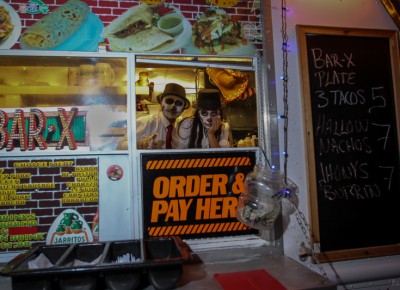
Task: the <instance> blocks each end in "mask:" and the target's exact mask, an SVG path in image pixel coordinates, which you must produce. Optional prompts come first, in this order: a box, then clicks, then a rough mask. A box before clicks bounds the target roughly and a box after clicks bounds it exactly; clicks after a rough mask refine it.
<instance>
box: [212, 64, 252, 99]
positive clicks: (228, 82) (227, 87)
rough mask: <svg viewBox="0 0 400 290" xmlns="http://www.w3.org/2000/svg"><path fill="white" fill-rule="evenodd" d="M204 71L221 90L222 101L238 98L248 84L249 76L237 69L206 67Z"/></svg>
mask: <svg viewBox="0 0 400 290" xmlns="http://www.w3.org/2000/svg"><path fill="white" fill-rule="evenodd" d="M206 72H207V74H208V76H209V78H210V81H211V82H212V83H213V84H215V85H216V86H217V87H218V88H219V89H220V90H221V94H222V100H223V102H224V103H230V102H232V101H234V100H236V99H237V98H239V97H240V96H241V95H242V94H243V93H244V92H245V90H246V89H247V87H248V85H249V76H248V75H247V74H246V73H244V72H241V71H238V70H232V69H222V68H210V67H208V68H206Z"/></svg>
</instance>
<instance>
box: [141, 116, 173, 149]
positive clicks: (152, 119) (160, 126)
mask: <svg viewBox="0 0 400 290" xmlns="http://www.w3.org/2000/svg"><path fill="white" fill-rule="evenodd" d="M170 124H171V123H170V122H169V121H168V120H167V118H165V116H164V114H163V113H162V112H161V111H160V112H158V113H157V114H152V115H148V116H143V117H140V118H138V119H136V142H137V143H138V142H139V141H140V140H142V139H143V138H146V137H149V136H151V135H153V134H154V133H157V137H156V138H155V143H156V146H155V147H156V148H154V149H165V138H166V137H167V127H168V126H169V125H170ZM172 125H173V126H174V128H175V124H172ZM174 131H175V130H174ZM173 148H175V147H173Z"/></svg>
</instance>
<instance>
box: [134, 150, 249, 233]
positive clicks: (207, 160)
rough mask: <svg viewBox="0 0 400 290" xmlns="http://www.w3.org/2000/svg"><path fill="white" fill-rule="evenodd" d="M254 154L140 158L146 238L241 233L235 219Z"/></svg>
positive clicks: (241, 226) (151, 156)
mask: <svg viewBox="0 0 400 290" xmlns="http://www.w3.org/2000/svg"><path fill="white" fill-rule="evenodd" d="M254 165H255V152H245V151H239V152H212V153H193V152H191V153H174V154H170V153H161V154H154V153H152V154H143V155H142V156H141V166H142V189H143V190H142V194H143V221H144V222H143V225H144V229H143V232H144V237H160V236H173V235H177V236H180V237H182V238H202V237H203V238H204V237H221V236H231V235H245V234H250V233H255V232H256V231H255V230H253V229H251V228H249V227H247V226H245V225H243V224H242V223H240V222H239V221H238V220H237V219H236V206H237V203H238V198H239V196H240V194H241V193H243V192H244V180H245V177H246V175H247V174H248V173H249V172H250V171H252V170H253V167H254Z"/></svg>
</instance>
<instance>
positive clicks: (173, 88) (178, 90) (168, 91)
mask: <svg viewBox="0 0 400 290" xmlns="http://www.w3.org/2000/svg"><path fill="white" fill-rule="evenodd" d="M166 95H174V96H177V97H180V98H182V99H183V100H184V101H185V104H186V105H185V109H187V108H189V107H190V102H189V100H188V99H187V98H186V90H185V88H184V87H182V86H181V85H178V84H175V83H169V84H166V85H165V88H164V92H163V93H161V94H159V95H158V96H157V102H158V103H160V104H161V99H162V98H163V97H164V96H166Z"/></svg>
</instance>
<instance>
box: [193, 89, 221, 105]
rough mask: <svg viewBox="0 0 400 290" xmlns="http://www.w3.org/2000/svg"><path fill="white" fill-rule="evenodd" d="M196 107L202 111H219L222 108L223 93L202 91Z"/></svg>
mask: <svg viewBox="0 0 400 290" xmlns="http://www.w3.org/2000/svg"><path fill="white" fill-rule="evenodd" d="M195 107H196V109H201V110H218V109H219V108H221V92H220V91H219V90H216V89H202V90H200V91H199V92H198V93H197V100H196V105H195Z"/></svg>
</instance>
